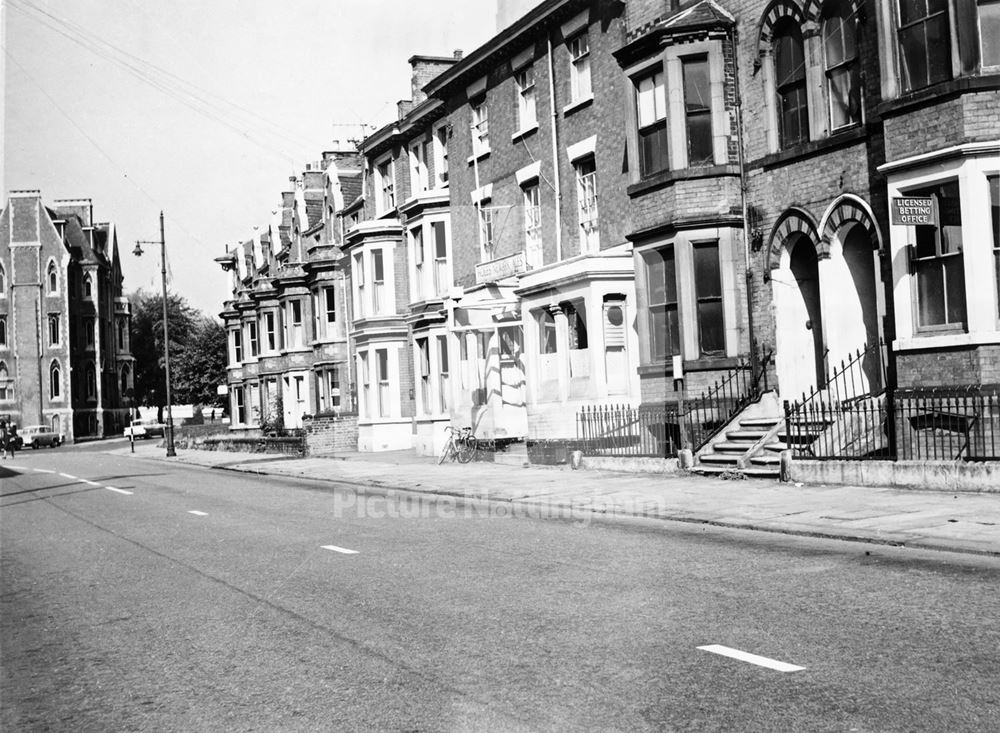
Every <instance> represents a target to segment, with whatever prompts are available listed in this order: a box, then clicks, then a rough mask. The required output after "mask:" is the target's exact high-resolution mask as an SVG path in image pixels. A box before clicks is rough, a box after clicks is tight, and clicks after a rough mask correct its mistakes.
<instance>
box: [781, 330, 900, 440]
mask: <svg viewBox="0 0 1000 733" xmlns="http://www.w3.org/2000/svg"><path fill="white" fill-rule="evenodd" d="M885 364H886V359H885V343H884V342H883V341H882V340H881V339H879V340H878V341H877V342H876V343H873V344H867V345H866V346H865V347H864V348H863V349H858V350H857V351H856V352H855V353H854V355H853V356H851V357H850V358H849V359H847V360H842V361H841V362H840V366H839V367H837V368H836V369H834V371H833V374H832V375H830V377H829V378H828V379H827V381H826V383H825V384H823V385H822V386H819V387H815V388H813V389H812V390H811V391H810V392H809V393H808V394H803V395H802V397H801V399H799V400H797V401H789V400H785V404H784V407H785V426H786V430H787V438H786V443H787V444H788V447H789V449H790V450H791V451H792V452H793V453H794V454H796V455H800V456H808V457H814V458H857V459H860V458H888V457H890V455H889V454H890V451H889V442H890V441H889V440H888V436H889V431H888V430H887V429H886V427H885V426H886V421H887V419H888V410H887V407H888V406H890V405H891V403H888V402H887V400H886V399H885V396H884V394H883V393H884V392H885V383H886V379H885Z"/></svg>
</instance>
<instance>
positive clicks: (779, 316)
mask: <svg viewBox="0 0 1000 733" xmlns="http://www.w3.org/2000/svg"><path fill="white" fill-rule="evenodd" d="M782 249H783V251H782V253H781V259H780V266H779V267H778V269H777V270H775V271H774V272H773V273H772V275H771V280H772V284H773V292H774V308H775V326H776V328H775V341H776V343H775V347H776V348H775V368H776V370H777V373H778V389H779V390H780V392H781V395H782V397H783V398H785V399H793V400H794V399H798V398H799V397H800V396H801V395H802V394H803V393H806V392H809V391H810V390H811V389H812V388H814V387H816V386H820V385H822V384H824V383H825V381H826V379H825V350H826V347H825V345H824V340H823V318H822V305H821V299H820V296H821V293H820V280H819V258H818V256H817V254H816V246H815V245H814V244H813V242H812V240H811V239H810V238H809V237H808V236H807V235H806V234H804V233H801V232H792V233H790V234H789V236H788V237H787V238H786V239H785V243H784V246H783V248H782Z"/></svg>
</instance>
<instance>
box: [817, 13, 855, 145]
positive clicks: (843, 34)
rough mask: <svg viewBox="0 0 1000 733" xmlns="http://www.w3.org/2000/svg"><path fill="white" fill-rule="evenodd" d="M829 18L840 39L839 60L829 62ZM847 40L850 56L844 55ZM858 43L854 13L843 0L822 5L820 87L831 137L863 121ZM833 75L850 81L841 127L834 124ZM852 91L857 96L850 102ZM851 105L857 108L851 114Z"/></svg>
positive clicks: (846, 53)
mask: <svg viewBox="0 0 1000 733" xmlns="http://www.w3.org/2000/svg"><path fill="white" fill-rule="evenodd" d="M832 9H837V10H838V11H839V12H838V13H837V14H836V15H835V14H834V13H832V12H831V10H832ZM833 19H837V20H839V21H840V23H839V24H838V25H837V30H838V35H839V37H840V50H841V53H842V57H841V59H840V60H839V61H832V62H831V59H830V44H829V40H830V38H831V35H832V34H828V33H827V30H828V28H829V27H830V25H831V21H832V20H833ZM848 40H850V44H851V45H853V55H851V56H848V51H847V45H848ZM860 40H861V39H860V37H859V34H858V23H857V19H856V18H855V17H854V13H853V11H851V7H850V5H849V4H848V3H847V2H846V0H839V2H827V3H825V4H824V6H823V11H822V13H821V15H820V43H821V44H822V51H823V85H824V89H825V92H826V98H827V99H826V101H827V105H826V107H827V120H828V122H829V125H830V133H831V134H833V133H835V132H838V131H840V130H844V129H847V128H849V127H856V126H857V125H860V124H862V123H863V122H864V104H863V98H864V89H863V88H862V85H861V51H860V48H859V45H860ZM837 74H846V77H847V78H848V79H849V80H850V86H849V91H848V98H847V100H846V103H845V104H844V105H843V111H842V113H843V115H844V117H845V119H846V120H847V121H846V122H843V123H841V124H837V123H836V120H835V104H836V100H837V97H838V95H836V94H835V93H834V90H835V81H834V76H835V75H837ZM852 90H853V91H856V94H857V97H856V98H855V99H853V100H852V99H851V97H852V94H851V91H852ZM852 102H853V103H856V105H857V109H856V111H854V112H852V110H851V106H852Z"/></svg>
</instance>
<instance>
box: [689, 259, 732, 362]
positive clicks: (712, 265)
mask: <svg viewBox="0 0 1000 733" xmlns="http://www.w3.org/2000/svg"><path fill="white" fill-rule="evenodd" d="M692 251H693V254H694V293H695V302H696V309H697V313H696V316H697V321H698V348H699V350H700V352H701V354H702V355H703V356H704V355H706V354H722V353H723V352H725V350H726V331H725V324H724V317H723V313H722V271H721V268H720V265H719V243H718V242H717V241H712V242H695V243H693V244H692Z"/></svg>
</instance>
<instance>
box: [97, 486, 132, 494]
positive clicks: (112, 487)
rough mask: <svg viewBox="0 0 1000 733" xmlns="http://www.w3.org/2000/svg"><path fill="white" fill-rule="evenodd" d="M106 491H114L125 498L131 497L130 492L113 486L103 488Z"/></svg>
mask: <svg viewBox="0 0 1000 733" xmlns="http://www.w3.org/2000/svg"><path fill="white" fill-rule="evenodd" d="M104 488H106V489H107V490H108V491H115V492H117V493H119V494H125V495H126V496H132V492H131V491H126V490H125V489H116V488H115V487H114V486H105V487H104Z"/></svg>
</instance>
